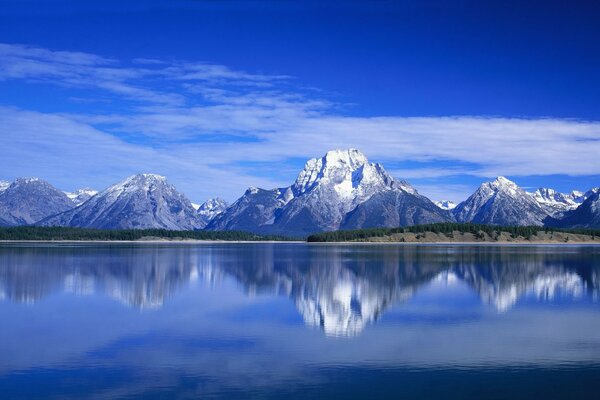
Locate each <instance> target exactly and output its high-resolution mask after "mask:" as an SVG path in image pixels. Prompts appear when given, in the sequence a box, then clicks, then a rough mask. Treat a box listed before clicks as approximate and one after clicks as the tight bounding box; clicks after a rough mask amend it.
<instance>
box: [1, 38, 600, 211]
mask: <svg viewBox="0 0 600 400" xmlns="http://www.w3.org/2000/svg"><path fill="white" fill-rule="evenodd" d="M2 80H13V81H19V82H23V83H24V84H29V83H31V84H35V83H36V82H44V83H46V84H54V85H60V86H62V87H67V88H69V87H73V88H77V89H85V90H89V93H90V95H89V96H88V97H87V98H86V99H88V100H89V99H94V98H95V97H101V96H102V101H105V100H106V98H105V97H103V96H108V98H110V99H113V100H115V101H119V102H124V104H125V105H124V106H123V107H120V108H119V111H118V112H115V111H114V109H111V110H110V111H105V112H104V111H102V108H101V107H100V108H99V109H97V108H94V109H93V112H91V111H90V112H89V113H78V114H73V113H69V109H67V108H65V110H64V112H63V113H60V114H47V113H41V112H36V111H32V110H23V109H17V108H14V107H5V108H2V109H0V119H1V121H0V124H1V125H0V145H2V146H3V148H10V149H11V152H10V155H8V156H7V157H3V158H2V160H1V161H0V167H1V168H2V169H3V171H5V174H8V175H9V176H6V177H11V176H17V175H41V174H42V173H46V174H47V175H50V176H48V178H52V179H54V180H56V177H63V176H64V177H65V178H60V181H61V182H68V181H72V182H78V183H79V182H81V179H86V180H87V181H86V182H85V184H87V185H94V184H95V182H94V181H96V180H97V181H99V182H103V183H104V184H108V183H109V182H110V181H111V180H115V179H118V178H121V177H123V176H124V175H125V174H129V173H132V172H136V171H154V172H159V173H163V174H166V175H168V176H169V177H170V178H171V180H173V181H175V182H176V183H178V184H180V185H181V186H182V189H183V190H184V191H186V192H188V193H189V194H190V195H191V197H193V198H195V199H202V198H204V197H207V196H209V195H221V196H225V197H228V198H230V199H233V198H235V197H236V196H237V195H239V194H240V193H241V192H242V191H243V190H244V188H245V187H246V186H248V185H259V186H280V185H284V184H288V183H289V181H290V180H292V179H293V178H294V176H289V175H290V174H289V172H287V171H291V170H293V169H294V168H296V165H297V163H298V160H299V159H305V158H310V157H315V156H319V155H321V154H323V153H324V152H325V151H327V150H329V149H332V148H347V147H356V148H359V149H361V150H363V151H364V152H365V153H366V154H367V155H368V156H369V157H370V158H371V159H372V160H374V161H378V162H383V163H384V164H385V163H386V162H389V163H395V162H399V161H402V162H403V167H402V168H401V169H396V170H393V171H392V172H393V173H394V174H395V175H397V176H401V177H407V178H409V179H417V180H419V179H427V180H428V182H431V181H432V180H435V179H437V180H438V183H437V186H438V187H440V188H442V190H447V191H448V192H451V195H450V196H443V197H450V198H453V199H456V197H457V196H458V195H461V196H462V195H463V194H465V193H466V187H465V186H464V185H463V186H460V187H458V186H456V185H455V184H450V183H447V182H445V180H444V179H445V177H449V176H456V175H469V176H477V177H481V178H484V177H485V178H487V177H493V176H496V175H509V176H530V175H554V174H565V175H594V174H598V173H599V172H600V157H598V154H600V123H599V122H597V121H578V120H567V119H556V118H537V119H526V118H522V119H519V118H498V117H485V116H484V117H481V116H456V117H402V116H380V117H360V118H359V117H353V116H349V115H347V114H345V113H344V112H343V107H339V105H338V104H335V103H334V102H332V101H330V100H328V99H327V98H326V96H323V95H322V94H319V95H316V94H315V92H314V91H310V92H309V91H306V90H302V89H300V88H299V87H295V86H294V80H293V79H291V78H290V77H288V76H285V75H268V74H254V73H249V72H245V71H239V70H236V69H232V68H230V67H227V66H223V65H217V64H212V63H199V62H187V61H179V60H175V61H173V60H157V59H141V58H140V59H134V60H130V61H129V62H126V61H123V60H115V59H111V58H105V57H101V56H98V55H93V54H86V53H78V52H69V51H51V50H47V49H41V48H36V47H30V46H22V45H8V44H0V81H2ZM77 96H79V94H77ZM77 96H73V97H75V98H77ZM4 103H5V104H6V101H5V102H4ZM410 161H414V162H415V168H410V167H406V165H407V162H410ZM260 162H267V163H271V165H272V163H279V164H280V165H281V166H282V167H281V168H280V171H281V173H279V174H273V173H272V170H264V171H261V170H260V168H258V169H257V167H256V163H260ZM436 163H439V165H436ZM453 163H455V164H456V166H455V167H452V166H451V167H447V165H452V164H453ZM244 165H252V166H250V167H244ZM292 165H294V168H292V167H291V166H292ZM465 165H467V166H465ZM7 171H9V172H7ZM283 171H286V172H283ZM66 177H69V178H66ZM81 183H82V184H83V183H84V182H81ZM453 185H454V186H453ZM417 188H419V186H418V185H417ZM424 189H426V190H427V191H429V192H430V193H433V192H434V190H433V186H432V185H430V187H429V188H428V189H427V188H425V186H423V189H422V190H421V191H425V190H424ZM436 197H440V196H436Z"/></svg>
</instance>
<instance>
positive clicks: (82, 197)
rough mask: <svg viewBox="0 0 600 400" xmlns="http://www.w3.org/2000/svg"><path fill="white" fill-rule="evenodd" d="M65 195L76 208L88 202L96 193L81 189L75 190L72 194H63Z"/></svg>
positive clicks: (91, 190) (92, 190)
mask: <svg viewBox="0 0 600 400" xmlns="http://www.w3.org/2000/svg"><path fill="white" fill-rule="evenodd" d="M65 194H66V195H67V197H68V198H69V199H71V201H72V202H73V203H74V204H75V205H76V206H79V205H81V204H83V203H85V202H86V201H88V200H89V199H90V197H92V196H95V195H97V194H98V191H97V190H94V189H90V188H83V189H77V190H76V191H74V192H65Z"/></svg>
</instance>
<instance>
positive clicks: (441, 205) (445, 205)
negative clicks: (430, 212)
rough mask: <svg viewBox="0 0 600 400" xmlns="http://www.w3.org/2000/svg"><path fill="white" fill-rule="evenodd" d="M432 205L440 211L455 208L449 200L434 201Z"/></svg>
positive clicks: (454, 204)
mask: <svg viewBox="0 0 600 400" xmlns="http://www.w3.org/2000/svg"><path fill="white" fill-rule="evenodd" d="M434 204H435V205H436V206H438V207H439V208H441V209H442V210H453V209H455V208H456V203H454V202H453V201H450V200H440V201H436V202H435V203H434Z"/></svg>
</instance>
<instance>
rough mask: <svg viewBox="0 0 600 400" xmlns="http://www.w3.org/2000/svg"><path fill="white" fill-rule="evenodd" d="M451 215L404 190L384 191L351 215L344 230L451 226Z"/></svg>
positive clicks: (417, 195) (421, 197)
mask: <svg viewBox="0 0 600 400" xmlns="http://www.w3.org/2000/svg"><path fill="white" fill-rule="evenodd" d="M451 221H453V219H452V216H451V215H450V213H449V212H448V211H445V210H440V208H439V207H437V206H436V205H435V204H433V203H432V202H431V201H430V200H429V199H428V198H426V197H424V196H421V195H419V194H418V193H416V192H415V193H408V192H405V191H404V190H397V189H396V190H385V191H383V192H379V193H376V194H374V195H373V196H372V197H371V198H370V199H369V200H367V201H365V202H364V203H362V204H360V205H358V207H356V209H354V210H353V211H351V212H350V213H349V214H348V215H347V217H346V219H345V221H344V223H343V224H342V226H341V228H342V229H359V228H377V227H382V226H383V227H394V226H409V225H418V224H430V223H435V222H451Z"/></svg>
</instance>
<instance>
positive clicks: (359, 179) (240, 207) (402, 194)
mask: <svg viewBox="0 0 600 400" xmlns="http://www.w3.org/2000/svg"><path fill="white" fill-rule="evenodd" d="M374 195H378V196H376V197H375V196H374ZM372 198H373V200H372V201H371V202H370V203H369V205H368V206H367V205H366V203H367V202H368V201H369V200H371V199H372ZM361 205H362V206H363V207H360V208H359V206H361ZM406 207H408V208H409V209H410V210H409V211H408V213H410V218H407V219H405V218H402V217H399V216H398V214H405V213H406V212H407V211H406V210H404V208H406ZM351 212H354V213H353V214H352V213H351ZM351 214H352V216H351ZM374 217H376V218H377V221H375V220H374V219H373V218H374ZM348 218H349V219H348ZM448 220H451V217H450V215H449V214H447V213H444V211H443V210H440V209H439V208H437V207H436V206H435V205H434V204H433V203H432V202H431V201H430V200H429V199H427V198H425V197H424V196H421V195H419V194H418V193H417V191H416V190H415V189H414V188H412V187H411V186H410V185H409V184H407V183H406V182H404V181H400V180H396V179H394V178H392V177H391V176H390V175H389V174H388V173H387V172H386V171H385V169H384V168H383V166H382V165H381V164H373V163H369V161H368V160H367V158H366V157H365V155H364V154H363V153H361V152H360V151H358V150H356V149H349V150H333V151H329V152H328V153H327V154H326V155H325V156H324V157H322V158H314V159H311V160H309V161H308V162H307V163H306V165H305V167H304V169H303V170H302V171H301V172H300V174H299V175H298V177H297V179H296V181H295V182H294V184H292V185H291V186H289V187H287V188H279V189H273V190H264V189H258V188H250V189H248V190H247V191H246V193H245V194H244V195H243V196H242V197H241V198H240V199H238V200H237V201H236V202H235V203H233V204H232V205H231V206H230V207H229V208H228V209H227V210H226V211H225V212H223V213H222V214H220V215H219V216H217V217H216V218H215V219H214V220H213V221H211V223H209V225H208V226H207V229H213V230H224V229H245V230H251V231H254V232H261V233H281V234H292V235H305V234H309V233H313V232H320V231H329V230H335V229H339V228H340V227H346V226H353V227H354V226H356V227H365V226H397V224H398V222H399V221H400V223H402V221H405V222H406V224H415V223H426V222H440V221H448Z"/></svg>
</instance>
